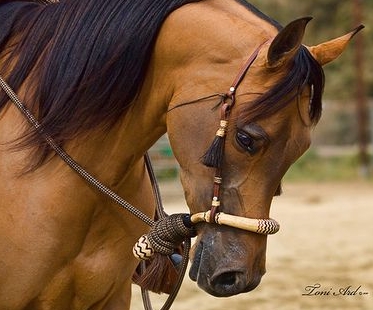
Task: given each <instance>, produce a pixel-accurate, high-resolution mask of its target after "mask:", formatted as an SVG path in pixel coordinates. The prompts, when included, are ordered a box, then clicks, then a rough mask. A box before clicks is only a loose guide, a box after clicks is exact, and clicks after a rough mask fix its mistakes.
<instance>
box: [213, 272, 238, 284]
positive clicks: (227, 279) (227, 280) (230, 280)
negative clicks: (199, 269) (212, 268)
mask: <svg viewBox="0 0 373 310" xmlns="http://www.w3.org/2000/svg"><path fill="white" fill-rule="evenodd" d="M216 282H217V283H219V284H221V285H225V286H231V285H234V284H235V283H236V272H226V273H223V274H221V275H220V276H218V277H217V279H216Z"/></svg>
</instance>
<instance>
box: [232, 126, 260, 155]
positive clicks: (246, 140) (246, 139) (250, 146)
mask: <svg viewBox="0 0 373 310" xmlns="http://www.w3.org/2000/svg"><path fill="white" fill-rule="evenodd" d="M236 141H237V143H238V144H239V145H240V146H241V147H242V148H243V149H244V150H245V151H247V152H249V154H251V155H253V154H254V153H255V152H256V151H257V148H256V147H255V139H254V138H252V137H251V136H250V135H248V134H247V133H244V132H242V131H238V132H237V134H236Z"/></svg>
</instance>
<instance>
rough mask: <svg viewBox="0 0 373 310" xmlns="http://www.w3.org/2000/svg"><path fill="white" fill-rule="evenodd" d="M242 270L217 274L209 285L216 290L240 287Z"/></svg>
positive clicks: (229, 289)
mask: <svg viewBox="0 0 373 310" xmlns="http://www.w3.org/2000/svg"><path fill="white" fill-rule="evenodd" d="M242 276H243V274H242V272H236V271H229V272H224V273H221V274H219V275H217V276H216V277H215V278H213V279H212V281H211V285H212V286H213V287H214V288H215V289H216V290H218V291H219V290H225V291H231V290H236V289H237V287H240V282H241V281H240V279H242Z"/></svg>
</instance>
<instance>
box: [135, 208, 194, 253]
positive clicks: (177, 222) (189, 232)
mask: <svg viewBox="0 0 373 310" xmlns="http://www.w3.org/2000/svg"><path fill="white" fill-rule="evenodd" d="M195 236H196V231H195V229H194V228H193V226H192V223H191V221H190V215H189V214H183V213H181V214H171V215H170V216H168V217H165V218H162V219H160V220H159V221H157V222H156V223H155V224H154V226H153V227H152V229H151V230H150V232H149V233H148V234H147V235H143V236H142V237H141V238H140V239H139V241H138V242H137V243H136V244H135V246H134V247H133V254H134V255H135V257H137V258H138V259H142V260H143V259H149V258H150V257H151V256H152V255H153V254H154V253H155V252H157V253H160V254H164V255H171V254H173V253H174V251H175V249H176V248H178V247H179V245H180V244H181V243H182V242H183V241H185V239H186V238H192V237H195Z"/></svg>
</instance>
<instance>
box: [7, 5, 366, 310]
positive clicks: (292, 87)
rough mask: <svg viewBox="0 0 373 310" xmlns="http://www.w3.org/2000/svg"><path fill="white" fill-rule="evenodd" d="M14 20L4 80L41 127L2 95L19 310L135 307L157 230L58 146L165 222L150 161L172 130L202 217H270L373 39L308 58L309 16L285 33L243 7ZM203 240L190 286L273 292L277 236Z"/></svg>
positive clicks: (213, 235) (11, 266) (29, 12)
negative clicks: (142, 250)
mask: <svg viewBox="0 0 373 310" xmlns="http://www.w3.org/2000/svg"><path fill="white" fill-rule="evenodd" d="M52 2H54V3H52ZM0 20H1V25H2V26H1V29H0V76H1V77H2V78H3V79H4V81H6V82H7V84H8V85H10V87H11V88H12V89H13V90H14V92H15V93H16V94H17V96H18V98H19V99H20V101H21V102H22V103H23V104H24V106H25V108H26V109H27V110H28V111H30V113H31V114H32V115H34V116H35V119H36V120H37V122H38V128H35V127H34V126H31V125H30V123H29V122H28V121H27V119H26V117H25V116H24V115H23V114H22V113H20V111H19V110H18V109H17V107H16V106H14V105H13V104H12V102H11V100H10V99H9V97H8V95H7V94H6V93H5V92H4V91H2V90H1V89H0V183H1V187H0V197H1V199H0V212H1V217H0V236H1V237H0V249H1V264H0V308H1V309H7V310H19V309H54V310H59V309H71V310H72V309H111V310H113V309H129V307H130V296H131V283H132V280H131V279H132V276H133V274H134V273H135V270H136V268H137V266H138V263H139V262H138V260H137V259H136V258H135V257H134V256H133V254H132V246H133V245H134V244H135V243H136V241H137V239H138V238H139V237H140V236H141V235H143V234H146V233H147V232H149V230H150V227H149V225H148V224H146V223H144V222H143V221H141V220H140V219H138V218H137V217H135V216H133V215H132V214H130V213H128V212H127V211H126V210H123V209H122V208H118V206H117V204H116V203H114V202H113V201H112V200H110V199H109V198H108V197H107V196H106V195H104V194H103V193H101V192H100V191H98V190H97V189H96V188H95V187H94V186H92V185H91V184H88V183H87V182H86V181H85V180H84V179H82V178H81V177H80V176H79V175H78V174H77V173H76V172H75V171H74V170H73V169H71V168H70V167H69V166H68V165H67V164H66V163H65V162H64V161H63V160H62V159H61V158H60V157H59V156H58V155H56V153H55V151H54V150H53V149H52V148H51V147H50V145H49V144H48V143H47V141H46V139H45V136H48V137H50V138H51V139H53V141H54V142H55V144H56V145H57V146H59V147H61V148H63V150H65V151H66V153H68V154H69V155H71V157H73V158H74V160H75V161H76V162H77V163H79V164H80V165H81V166H82V167H84V169H86V170H87V171H89V173H90V174H92V175H93V176H96V177H97V178H99V179H100V181H101V182H102V183H103V184H105V185H106V186H107V187H108V188H110V189H112V190H113V191H115V192H116V193H117V194H118V195H120V196H121V197H123V198H124V199H125V200H126V201H127V202H129V203H130V204H132V205H134V206H136V208H137V209H138V210H140V211H141V212H142V213H143V214H145V215H146V216H148V217H149V218H151V219H154V216H155V207H156V205H155V202H154V191H153V189H152V185H151V179H150V177H149V175H148V172H147V167H146V165H145V160H144V154H145V153H146V151H147V150H148V149H149V148H150V147H151V146H152V145H153V144H154V143H155V142H156V141H157V140H158V139H159V138H160V137H161V136H162V135H164V134H165V133H166V132H167V133H168V136H169V139H170V144H171V147H172V150H173V153H174V155H175V157H176V159H177V161H178V163H179V165H180V178H181V183H182V186H183V189H184V193H185V199H186V203H187V205H188V207H189V211H190V213H191V214H196V213H198V212H202V211H203V212H205V211H208V210H209V209H210V208H211V199H212V197H214V199H213V203H212V205H213V207H214V209H213V208H211V212H212V211H214V213H216V211H217V209H218V211H224V212H225V213H229V214H232V215H234V216H237V217H241V218H258V219H268V218H269V211H270V205H271V201H272V198H273V197H274V196H275V195H279V194H280V192H281V180H282V178H283V175H284V174H285V172H286V171H287V169H288V168H289V167H290V165H291V164H292V163H294V162H295V161H296V160H297V159H298V158H299V157H300V156H301V155H302V154H303V153H304V152H305V151H306V150H307V148H308V147H309V145H310V131H311V129H312V128H313V126H314V125H316V124H317V122H318V121H319V118H320V116H321V98H322V92H323V88H324V73H323V70H322V66H323V65H325V64H327V63H329V62H331V61H333V60H334V59H336V58H337V57H338V56H339V55H340V54H341V53H342V52H343V50H344V49H345V48H346V46H347V44H348V42H349V41H350V39H351V38H352V37H353V36H354V35H355V33H357V32H358V31H359V30H360V29H361V28H362V27H358V28H356V29H355V30H354V31H352V32H349V33H348V34H346V35H343V36H341V37H338V38H336V39H333V40H330V41H326V42H323V43H321V44H319V45H316V46H305V45H303V44H302V39H303V36H304V34H305V29H306V25H307V24H308V22H309V21H310V18H308V17H307V18H300V19H297V20H294V21H292V22H290V23H289V24H288V25H287V26H285V27H282V26H281V25H279V24H278V23H277V22H276V21H274V20H272V19H271V18H269V17H268V16H266V15H265V14H263V13H261V12H260V11H259V10H258V9H256V8H255V7H254V6H252V5H251V4H248V3H247V2H246V1H243V0H229V1H227V0H157V1H153V0H143V1H130V0H126V1H119V0H107V1H97V0H79V1H74V0H60V2H57V1H31V0H29V1H1V3H0ZM250 56H252V57H250ZM248 58H250V63H249V65H247V66H246V68H245V70H243V71H242V72H241V74H239V73H238V72H239V70H240V68H241V67H242V64H243V63H245V62H246V61H247V59H248ZM236 77H238V78H239V80H238V81H237V83H234V85H235V86H237V87H236V88H234V89H232V81H234V79H235V78H236ZM233 102H234V105H233ZM219 124H220V126H219ZM217 129H218V130H217ZM216 130H217V131H216ZM223 137H224V138H223ZM213 141H214V143H212V142H213ZM210 146H211V148H209V147H210ZM217 171H218V177H217V176H216V175H217ZM217 183H219V184H218V185H217ZM217 188H218V189H219V195H218V196H219V197H218V198H219V199H215V198H217V197H215V196H214V195H215V193H213V192H214V189H215V190H216V189H217ZM194 229H195V231H196V234H197V239H196V241H195V244H194V246H193V249H192V250H191V262H192V265H191V268H190V273H189V276H190V277H191V279H192V280H194V281H196V282H197V284H198V286H199V287H201V288H202V289H203V290H205V291H206V292H208V293H209V294H212V295H215V296H220V297H226V296H232V295H236V294H239V293H244V292H249V291H250V290H253V289H254V288H255V287H257V286H258V284H259V282H260V280H261V278H262V276H263V275H264V273H265V255H266V254H265V253H266V240H267V236H266V235H265V234H256V233H253V232H249V231H245V230H242V229H238V228H232V227H229V226H226V225H218V224H216V223H206V222H200V223H197V224H196V225H195V227H194Z"/></svg>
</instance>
